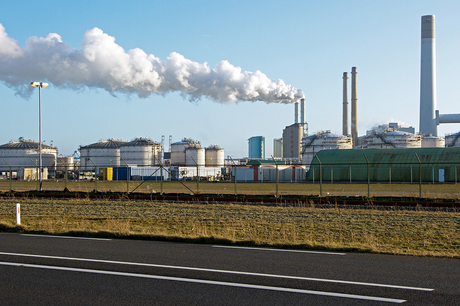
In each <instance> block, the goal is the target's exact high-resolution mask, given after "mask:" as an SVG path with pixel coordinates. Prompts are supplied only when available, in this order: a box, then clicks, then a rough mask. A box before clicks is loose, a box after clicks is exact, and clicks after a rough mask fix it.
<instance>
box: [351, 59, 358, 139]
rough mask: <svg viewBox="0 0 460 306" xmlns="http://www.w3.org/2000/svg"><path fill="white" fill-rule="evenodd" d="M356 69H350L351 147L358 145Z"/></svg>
mask: <svg viewBox="0 0 460 306" xmlns="http://www.w3.org/2000/svg"><path fill="white" fill-rule="evenodd" d="M357 74H358V72H356V67H352V68H351V137H352V138H353V147H356V146H357V145H358V119H357V117H358V115H357V114H358V105H357V104H358V97H357V95H356V75H357Z"/></svg>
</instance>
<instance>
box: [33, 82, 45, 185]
mask: <svg viewBox="0 0 460 306" xmlns="http://www.w3.org/2000/svg"><path fill="white" fill-rule="evenodd" d="M30 86H33V87H38V177H39V182H40V183H39V187H38V190H39V191H42V108H41V89H42V88H43V87H48V86H49V84H48V83H45V82H32V83H30Z"/></svg>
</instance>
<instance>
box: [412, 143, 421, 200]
mask: <svg viewBox="0 0 460 306" xmlns="http://www.w3.org/2000/svg"><path fill="white" fill-rule="evenodd" d="M414 154H415V157H417V160H418V176H419V180H420V181H419V198H420V199H421V198H422V161H421V160H420V158H419V157H418V155H417V153H416V152H414Z"/></svg>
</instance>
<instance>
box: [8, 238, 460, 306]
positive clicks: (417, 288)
mask: <svg viewBox="0 0 460 306" xmlns="http://www.w3.org/2000/svg"><path fill="white" fill-rule="evenodd" d="M392 303H404V304H412V305H459V304H460V260H458V259H442V258H419V257H409V256H390V255H375V254H357V253H328V252H308V251H290V250H274V249H260V248H259V249H255V248H241V247H225V246H216V245H194V244H185V243H170V242H155V241H139V240H109V239H107V240H104V239H81V238H72V237H58V236H35V235H21V234H7V233H0V304H1V305H31V304H32V305H109V304H110V305H379V304H382V305H384V304H392Z"/></svg>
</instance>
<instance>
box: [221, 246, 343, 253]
mask: <svg viewBox="0 0 460 306" xmlns="http://www.w3.org/2000/svg"><path fill="white" fill-rule="evenodd" d="M212 247H213V248H226V249H242V250H257V251H273V252H291V253H309V254H321V255H342V256H343V255H346V253H335V252H320V251H304V250H285V249H268V248H250V247H236V246H227V245H213V246H212Z"/></svg>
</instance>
